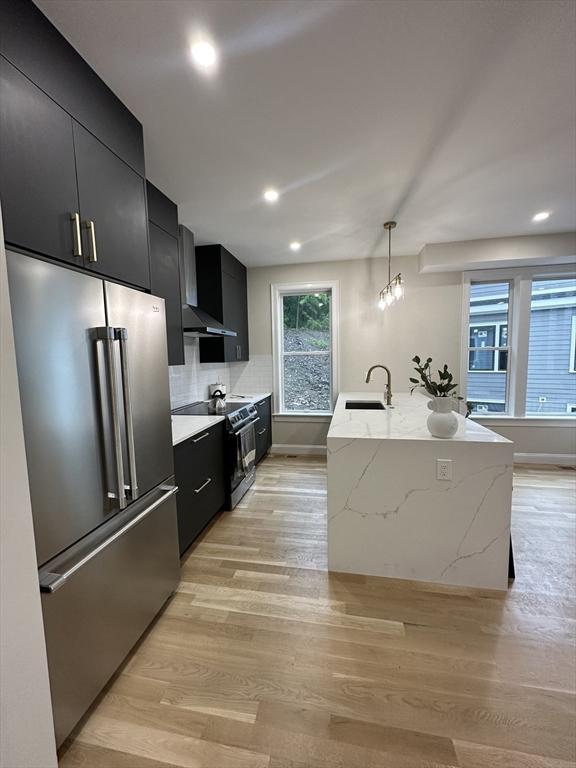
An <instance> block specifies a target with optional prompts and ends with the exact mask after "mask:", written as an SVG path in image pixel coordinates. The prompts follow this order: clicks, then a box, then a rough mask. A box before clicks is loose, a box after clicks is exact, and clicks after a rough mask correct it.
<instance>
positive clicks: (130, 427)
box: [115, 328, 139, 501]
mask: <svg viewBox="0 0 576 768" xmlns="http://www.w3.org/2000/svg"><path fill="white" fill-rule="evenodd" d="M115 336H116V338H117V339H118V341H119V342H120V364H121V367H122V397H123V399H124V416H125V419H126V444H127V448H128V472H129V474H130V495H131V499H132V501H134V499H137V498H138V495H139V494H138V477H137V475H136V449H135V447H134V420H133V418H132V389H131V384H130V366H129V365H128V331H127V329H126V328H115Z"/></svg>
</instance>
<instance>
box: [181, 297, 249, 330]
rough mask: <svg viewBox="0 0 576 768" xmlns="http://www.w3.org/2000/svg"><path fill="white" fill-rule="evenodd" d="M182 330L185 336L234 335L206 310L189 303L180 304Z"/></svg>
mask: <svg viewBox="0 0 576 768" xmlns="http://www.w3.org/2000/svg"><path fill="white" fill-rule="evenodd" d="M182 330H183V331H184V333H185V334H186V335H187V336H236V335H237V334H236V331H229V330H228V329H227V328H224V326H223V325H222V323H219V322H218V320H215V319H214V318H213V317H211V316H210V315H209V314H208V313H207V312H203V311H202V310H201V309H198V307H193V306H191V305H190V304H183V305H182Z"/></svg>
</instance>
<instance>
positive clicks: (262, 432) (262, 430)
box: [258, 427, 266, 435]
mask: <svg viewBox="0 0 576 768" xmlns="http://www.w3.org/2000/svg"><path fill="white" fill-rule="evenodd" d="M264 432H266V427H264V429H261V430H260V431H259V432H258V434H259V435H263V434H264Z"/></svg>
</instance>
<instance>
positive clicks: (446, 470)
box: [436, 459, 452, 480]
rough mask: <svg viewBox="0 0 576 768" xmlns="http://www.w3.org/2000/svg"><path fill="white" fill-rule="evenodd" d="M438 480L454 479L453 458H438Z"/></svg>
mask: <svg viewBox="0 0 576 768" xmlns="http://www.w3.org/2000/svg"><path fill="white" fill-rule="evenodd" d="M436 480H452V459H436Z"/></svg>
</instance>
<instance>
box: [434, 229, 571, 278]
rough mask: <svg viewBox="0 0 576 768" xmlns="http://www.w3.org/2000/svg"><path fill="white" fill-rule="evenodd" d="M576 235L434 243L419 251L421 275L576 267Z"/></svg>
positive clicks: (557, 234) (567, 233)
mask: <svg viewBox="0 0 576 768" xmlns="http://www.w3.org/2000/svg"><path fill="white" fill-rule="evenodd" d="M575 258H576V232H560V233H555V234H552V235H523V236H518V237H493V238H488V239H484V240H467V241H465V242H457V243H433V244H431V245H425V246H424V248H423V249H422V250H421V251H420V256H419V265H420V271H421V272H453V271H454V270H471V269H494V268H501V267H528V266H531V265H533V264H536V265H541V264H543V263H545V264H573V263H574V260H575Z"/></svg>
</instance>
